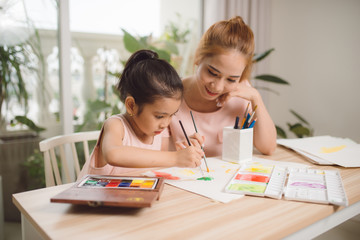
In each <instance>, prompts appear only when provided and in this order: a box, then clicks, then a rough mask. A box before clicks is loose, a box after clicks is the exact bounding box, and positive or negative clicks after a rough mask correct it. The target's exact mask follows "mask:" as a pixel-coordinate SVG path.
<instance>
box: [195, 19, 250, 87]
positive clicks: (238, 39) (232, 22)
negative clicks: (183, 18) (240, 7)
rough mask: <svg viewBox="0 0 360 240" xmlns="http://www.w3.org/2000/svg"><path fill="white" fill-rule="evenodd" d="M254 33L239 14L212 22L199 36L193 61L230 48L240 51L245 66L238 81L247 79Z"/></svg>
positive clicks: (198, 60)
mask: <svg viewBox="0 0 360 240" xmlns="http://www.w3.org/2000/svg"><path fill="white" fill-rule="evenodd" d="M254 48H255V43H254V34H253V32H252V30H251V29H250V27H249V26H248V25H246V24H245V22H244V21H243V19H242V18H241V17H239V16H236V17H233V18H231V19H229V20H224V21H219V22H216V23H214V24H213V25H212V26H211V27H210V28H209V29H208V30H207V31H206V32H205V33H204V35H203V36H202V37H201V39H200V42H199V45H198V48H197V49H196V52H195V58H194V63H195V64H199V63H200V62H201V61H202V60H204V58H207V57H212V56H215V55H219V54H224V53H225V52H227V51H230V50H236V51H238V52H240V53H242V54H243V55H244V56H245V58H246V67H245V69H244V71H243V73H242V75H241V78H240V81H242V80H244V79H249V77H250V74H251V68H252V58H253V55H254Z"/></svg>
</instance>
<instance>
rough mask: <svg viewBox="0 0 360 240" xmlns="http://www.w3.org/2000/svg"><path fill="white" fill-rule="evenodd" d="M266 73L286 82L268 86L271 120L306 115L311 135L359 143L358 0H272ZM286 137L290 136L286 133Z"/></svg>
mask: <svg viewBox="0 0 360 240" xmlns="http://www.w3.org/2000/svg"><path fill="white" fill-rule="evenodd" d="M271 3H272V6H271V31H270V32H271V39H270V43H271V44H270V45H271V46H272V47H274V48H275V49H276V51H275V52H273V53H272V54H271V56H270V57H269V58H268V60H267V61H269V70H270V73H272V74H274V75H278V76H280V77H282V78H284V79H285V80H287V81H289V82H290V83H291V86H276V85H271V86H270V87H271V88H272V89H274V90H277V91H279V92H280V96H277V95H275V94H270V96H269V98H268V100H269V102H267V106H268V108H269V111H270V114H271V115H272V117H273V119H274V121H275V123H276V124H278V125H280V126H282V127H284V128H286V122H290V123H294V122H296V118H295V117H293V116H292V115H291V113H290V112H289V111H288V109H294V110H295V111H296V112H298V113H299V114H301V115H302V116H303V117H304V118H305V119H307V120H308V121H309V122H310V123H311V125H312V126H313V128H314V129H315V135H331V136H336V137H349V138H351V139H353V140H354V141H356V142H358V143H360V106H359V104H360V60H359V59H360V26H359V24H360V1H358V0H303V1H298V0H272V2H271ZM289 137H294V136H293V135H289Z"/></svg>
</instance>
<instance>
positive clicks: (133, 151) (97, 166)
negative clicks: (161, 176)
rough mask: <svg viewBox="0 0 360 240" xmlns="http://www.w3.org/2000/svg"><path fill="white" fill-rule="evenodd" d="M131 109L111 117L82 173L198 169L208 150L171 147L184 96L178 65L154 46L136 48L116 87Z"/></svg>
mask: <svg viewBox="0 0 360 240" xmlns="http://www.w3.org/2000/svg"><path fill="white" fill-rule="evenodd" d="M117 89H118V90H119V91H120V98H121V101H122V102H123V103H124V105H125V107H126V113H124V114H120V115H114V116H112V117H110V118H108V119H107V120H106V121H105V123H104V125H103V127H102V129H101V133H100V136H99V139H98V141H97V144H96V146H95V148H94V151H93V152H92V154H91V157H90V160H89V161H88V162H86V163H85V165H84V167H83V169H82V171H81V174H80V176H79V178H80V177H82V176H83V175H85V174H108V175H109V174H110V175H116V174H120V173H123V172H127V171H130V170H131V168H149V167H172V166H178V167H197V166H199V165H200V164H201V163H200V161H201V157H202V155H203V151H202V150H201V148H200V147H199V144H193V146H190V147H187V148H184V149H181V150H179V151H176V152H175V151H173V152H170V151H160V150H167V148H168V146H167V145H168V142H167V141H162V140H163V139H167V140H168V139H169V134H168V129H167V127H168V125H169V123H170V121H171V118H172V117H173V116H174V114H175V113H176V112H177V111H178V109H179V106H180V103H181V99H182V96H183V86H182V82H181V79H180V78H179V76H178V74H177V73H176V71H175V69H174V68H173V67H172V66H171V65H170V64H169V63H167V62H166V61H164V60H162V59H159V58H158V55H157V53H155V52H153V51H150V50H140V51H138V52H135V53H134V54H133V55H132V56H131V57H130V58H129V60H128V62H127V63H126V65H125V69H124V71H123V73H122V75H121V77H120V81H119V83H118V85H117Z"/></svg>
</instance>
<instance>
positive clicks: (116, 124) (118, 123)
mask: <svg viewBox="0 0 360 240" xmlns="http://www.w3.org/2000/svg"><path fill="white" fill-rule="evenodd" d="M125 121H126V119H125V117H124V116H123V115H121V114H117V115H112V116H110V117H109V118H108V119H106V120H105V122H104V128H105V129H106V128H110V129H115V128H125V127H127V125H126V123H125Z"/></svg>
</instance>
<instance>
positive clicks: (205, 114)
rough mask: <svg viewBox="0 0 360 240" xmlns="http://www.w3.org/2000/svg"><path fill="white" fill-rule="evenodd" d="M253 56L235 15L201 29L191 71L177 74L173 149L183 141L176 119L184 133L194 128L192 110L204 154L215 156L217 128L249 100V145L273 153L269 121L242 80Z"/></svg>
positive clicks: (219, 137) (231, 120)
mask: <svg viewBox="0 0 360 240" xmlns="http://www.w3.org/2000/svg"><path fill="white" fill-rule="evenodd" d="M253 55H254V35H253V33H252V30H251V29H250V28H249V27H248V26H247V25H246V24H245V23H244V21H243V20H242V18H241V17H238V16H237V17H234V18H232V19H230V20H228V21H220V22H217V23H215V24H213V25H212V26H211V27H210V28H209V29H208V30H207V31H206V33H205V34H204V35H203V36H202V38H201V40H200V43H199V45H198V48H197V50H196V53H195V60H194V63H195V74H194V75H193V76H190V77H187V78H185V79H183V85H184V100H183V101H182V104H181V106H180V109H179V112H178V113H177V114H176V115H175V116H174V117H173V119H172V122H171V124H170V130H171V134H172V136H173V140H174V142H175V145H176V147H177V148H180V147H181V146H183V145H186V141H185V139H184V136H183V134H182V130H181V128H180V126H179V120H181V121H182V123H183V125H184V128H185V129H186V131H188V132H189V134H192V133H193V132H194V131H195V130H194V126H193V122H192V119H191V115H190V111H192V114H193V116H194V119H195V121H196V126H197V130H198V132H199V134H200V135H203V136H204V139H199V141H200V142H201V143H204V150H205V154H206V156H208V157H212V156H221V154H222V130H223V128H224V127H225V126H234V123H235V119H236V116H240V121H241V119H242V116H243V115H244V113H245V110H246V108H247V106H248V103H249V102H250V104H249V109H250V112H251V111H252V110H251V109H254V108H255V106H256V111H255V115H254V119H256V124H255V126H254V146H255V147H256V148H257V149H258V150H259V151H260V152H261V153H263V154H268V155H270V154H272V153H273V152H274V150H275V148H276V129H275V125H274V123H273V121H272V119H271V117H270V115H269V113H268V111H267V110H266V107H265V105H264V102H263V100H262V98H261V95H260V94H259V92H258V91H257V90H256V89H255V88H253V87H252V86H251V85H250V82H249V80H248V79H249V78H250V74H251V67H252V58H253Z"/></svg>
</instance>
